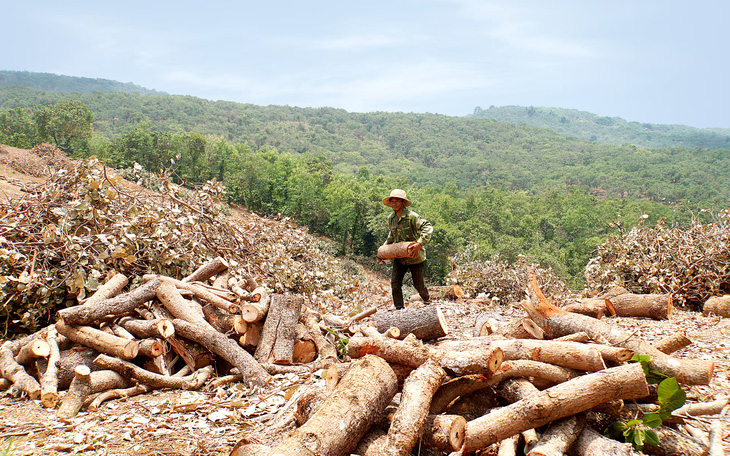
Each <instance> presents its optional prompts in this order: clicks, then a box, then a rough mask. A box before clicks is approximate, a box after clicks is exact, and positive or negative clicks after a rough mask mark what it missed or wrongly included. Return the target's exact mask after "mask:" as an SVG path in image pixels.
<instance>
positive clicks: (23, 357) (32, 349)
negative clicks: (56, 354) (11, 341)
mask: <svg viewBox="0 0 730 456" xmlns="http://www.w3.org/2000/svg"><path fill="white" fill-rule="evenodd" d="M50 353H51V346H50V345H49V344H48V342H46V341H45V340H44V339H35V340H32V341H29V342H28V343H27V344H25V345H23V346H22V347H21V348H20V350H19V351H18V354H17V355H15V361H16V362H17V363H18V364H24V365H25V364H31V363H33V362H35V360H36V359H38V358H47V357H48V355H50Z"/></svg>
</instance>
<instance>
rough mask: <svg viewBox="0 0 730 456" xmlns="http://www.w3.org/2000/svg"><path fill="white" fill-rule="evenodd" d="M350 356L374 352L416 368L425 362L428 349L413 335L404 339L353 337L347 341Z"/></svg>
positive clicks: (388, 359)
mask: <svg viewBox="0 0 730 456" xmlns="http://www.w3.org/2000/svg"><path fill="white" fill-rule="evenodd" d="M347 350H348V354H349V355H350V357H351V358H362V357H364V356H365V355H370V354H375V355H378V356H379V357H381V358H383V359H385V360H386V361H388V362H390V363H397V364H403V365H404V366H409V367H413V368H416V367H418V366H420V365H421V364H423V363H425V362H426V360H427V359H428V358H429V356H430V349H429V348H428V347H426V346H425V345H423V343H422V342H421V341H419V340H418V339H416V338H415V337H414V336H411V337H408V338H406V339H404V340H396V339H387V338H385V337H353V338H351V339H350V340H349V342H348V343H347Z"/></svg>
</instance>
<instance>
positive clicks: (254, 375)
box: [172, 319, 271, 386]
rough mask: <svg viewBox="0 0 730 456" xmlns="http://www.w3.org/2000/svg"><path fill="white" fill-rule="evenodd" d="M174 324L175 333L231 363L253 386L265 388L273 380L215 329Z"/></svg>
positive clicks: (181, 321)
mask: <svg viewBox="0 0 730 456" xmlns="http://www.w3.org/2000/svg"><path fill="white" fill-rule="evenodd" d="M172 324H173V325H175V331H176V332H177V333H179V334H180V335H181V336H182V337H184V338H186V339H190V340H192V341H195V342H197V343H199V344H200V345H202V346H204V347H205V348H207V349H208V350H210V351H212V352H213V353H215V354H216V355H218V356H220V357H221V358H223V359H225V360H226V361H228V362H229V363H231V364H232V365H233V366H235V367H236V368H238V371H239V372H240V373H241V374H242V375H243V376H244V379H245V380H247V381H249V382H251V383H252V384H254V385H258V386H263V385H266V384H267V383H269V381H270V380H271V375H269V374H268V373H267V372H266V371H265V370H264V368H263V367H261V365H260V364H259V363H257V362H256V360H255V359H254V358H253V357H252V356H251V355H250V354H249V353H248V352H247V351H246V350H244V349H243V348H241V347H240V346H239V345H238V344H237V343H236V341H234V340H233V339H230V338H228V337H226V336H225V335H224V334H221V333H219V332H218V331H216V330H215V329H212V328H210V329H208V328H205V327H201V326H196V325H194V324H192V323H190V322H188V321H185V320H180V319H175V320H173V321H172Z"/></svg>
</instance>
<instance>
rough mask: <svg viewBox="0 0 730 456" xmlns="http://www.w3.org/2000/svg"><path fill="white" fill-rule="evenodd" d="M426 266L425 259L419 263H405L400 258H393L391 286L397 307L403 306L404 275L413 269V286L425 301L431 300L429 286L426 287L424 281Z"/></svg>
mask: <svg viewBox="0 0 730 456" xmlns="http://www.w3.org/2000/svg"><path fill="white" fill-rule="evenodd" d="M425 266H426V262H425V261H423V262H421V263H418V264H403V263H401V262H400V261H398V260H393V269H392V271H391V272H390V288H391V289H392V290H393V304H394V305H395V308H396V309H402V308H403V277H405V275H406V272H408V271H409V270H410V271H411V278H412V279H413V286H414V287H415V288H416V290H417V291H418V294H419V295H421V298H422V299H423V302H428V301H429V296H428V288H426V284H425V283H424V281H423V268H424V267H425Z"/></svg>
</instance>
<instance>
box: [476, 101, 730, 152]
mask: <svg viewBox="0 0 730 456" xmlns="http://www.w3.org/2000/svg"><path fill="white" fill-rule="evenodd" d="M468 117H472V118H475V119H492V120H497V121H500V122H509V123H512V124H517V125H529V126H531V127H538V128H548V129H550V130H552V131H554V132H556V133H559V134H561V135H568V136H575V137H576V138H581V139H585V140H588V141H593V142H599V143H604V144H614V145H617V146H620V145H623V144H634V145H636V146H639V147H648V148H657V147H686V148H689V149H694V148H703V149H729V148H730V128H694V127H688V126H685V125H659V124H651V123H639V122H628V121H626V120H624V119H622V118H620V117H608V116H600V115H598V114H593V113H590V112H585V111H578V110H576V109H565V108H545V107H537V106H500V107H495V106H490V107H489V109H482V108H480V107H476V108H475V109H474V113H473V114H470V115H469V116H468Z"/></svg>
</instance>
